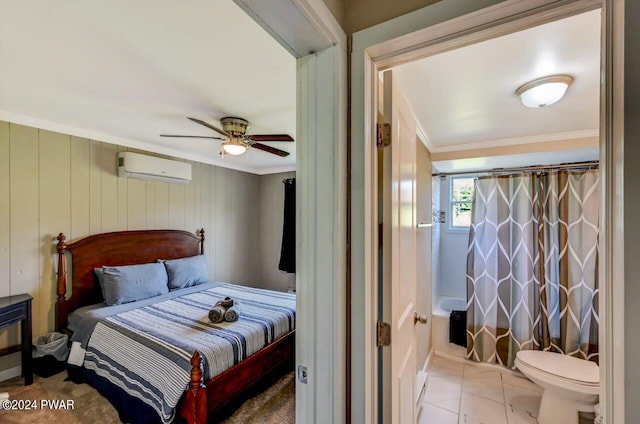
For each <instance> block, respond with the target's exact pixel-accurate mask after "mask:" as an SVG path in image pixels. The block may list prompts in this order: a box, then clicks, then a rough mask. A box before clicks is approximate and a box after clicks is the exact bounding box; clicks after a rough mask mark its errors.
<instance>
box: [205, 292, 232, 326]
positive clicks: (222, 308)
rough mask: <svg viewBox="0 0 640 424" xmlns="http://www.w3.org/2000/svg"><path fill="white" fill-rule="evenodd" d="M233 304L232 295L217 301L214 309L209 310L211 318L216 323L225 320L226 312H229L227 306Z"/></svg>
mask: <svg viewBox="0 0 640 424" xmlns="http://www.w3.org/2000/svg"><path fill="white" fill-rule="evenodd" d="M232 306H233V299H231V298H230V297H225V298H224V300H219V301H217V302H216V304H215V306H214V307H213V309H212V310H210V311H209V319H210V320H211V322H212V323H214V324H217V323H219V322H222V321H224V314H225V312H227V308H230V307H232Z"/></svg>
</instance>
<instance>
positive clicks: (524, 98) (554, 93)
mask: <svg viewBox="0 0 640 424" xmlns="http://www.w3.org/2000/svg"><path fill="white" fill-rule="evenodd" d="M572 82H573V77H571V76H569V75H552V76H549V77H544V78H538V79H536V80H533V81H531V82H528V83H526V84H524V85H523V86H521V87H519V88H518V89H517V90H516V95H517V96H520V101H521V102H522V104H523V105H525V106H526V107H532V108H538V107H545V106H549V105H552V104H554V103H556V102H557V101H558V100H560V99H561V98H562V97H563V96H564V93H566V91H567V88H568V87H569V85H570V84H571V83H572Z"/></svg>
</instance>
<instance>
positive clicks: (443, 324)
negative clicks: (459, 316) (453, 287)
mask: <svg viewBox="0 0 640 424" xmlns="http://www.w3.org/2000/svg"><path fill="white" fill-rule="evenodd" d="M465 309H467V301H466V299H458V298H455V297H445V296H441V297H437V298H435V304H434V305H433V311H432V313H431V341H432V343H433V350H434V353H435V354H436V355H438V356H453V357H456V358H464V357H465V356H466V355H467V349H465V348H464V347H462V346H458V345H454V344H452V343H449V315H450V314H451V311H454V310H456V311H461V310H462V311H463V310H465Z"/></svg>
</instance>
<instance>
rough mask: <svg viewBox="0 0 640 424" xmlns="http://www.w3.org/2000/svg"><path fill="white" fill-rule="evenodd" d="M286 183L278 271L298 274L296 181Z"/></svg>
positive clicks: (291, 179) (291, 180)
mask: <svg viewBox="0 0 640 424" xmlns="http://www.w3.org/2000/svg"><path fill="white" fill-rule="evenodd" d="M282 182H283V183H284V222H283V225H282V249H281V250H280V264H279V265H278V269H280V270H282V271H286V272H291V273H294V272H296V179H295V178H289V179H286V180H283V181H282Z"/></svg>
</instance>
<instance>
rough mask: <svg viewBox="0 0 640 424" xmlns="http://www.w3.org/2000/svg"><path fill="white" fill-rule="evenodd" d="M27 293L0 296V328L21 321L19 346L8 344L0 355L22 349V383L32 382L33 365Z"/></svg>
mask: <svg viewBox="0 0 640 424" xmlns="http://www.w3.org/2000/svg"><path fill="white" fill-rule="evenodd" d="M32 299H33V298H32V297H31V296H29V295H28V294H18V295H16V296H7V297H0V328H3V327H6V326H7V325H11V324H14V323H16V322H21V324H20V339H21V346H10V347H8V348H5V349H0V356H2V355H7V354H9V353H14V352H17V351H19V350H21V351H22V376H23V377H24V385H25V386H28V385H30V384H31V383H33V367H32V363H31V337H32V335H31V300H32Z"/></svg>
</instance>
